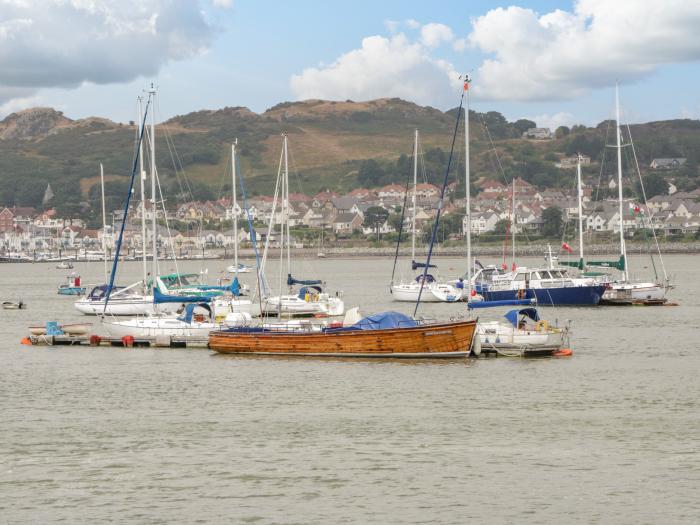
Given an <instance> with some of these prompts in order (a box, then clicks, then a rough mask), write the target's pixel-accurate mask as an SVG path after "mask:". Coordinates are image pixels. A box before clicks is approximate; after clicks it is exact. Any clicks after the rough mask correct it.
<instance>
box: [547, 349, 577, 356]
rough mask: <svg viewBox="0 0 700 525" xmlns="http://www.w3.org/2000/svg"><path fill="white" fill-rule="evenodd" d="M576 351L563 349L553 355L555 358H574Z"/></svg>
mask: <svg viewBox="0 0 700 525" xmlns="http://www.w3.org/2000/svg"><path fill="white" fill-rule="evenodd" d="M573 353H574V351H573V350H572V349H571V348H562V349H561V350H557V351H556V352H554V353H553V354H552V355H553V356H554V357H570V356H572V355H573Z"/></svg>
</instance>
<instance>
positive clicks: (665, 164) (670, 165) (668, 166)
mask: <svg viewBox="0 0 700 525" xmlns="http://www.w3.org/2000/svg"><path fill="white" fill-rule="evenodd" d="M686 160H687V159H686V158H685V157H677V158H671V159H654V160H652V161H651V164H649V167H650V168H651V169H653V170H677V169H678V168H681V167H683V166H685V163H686Z"/></svg>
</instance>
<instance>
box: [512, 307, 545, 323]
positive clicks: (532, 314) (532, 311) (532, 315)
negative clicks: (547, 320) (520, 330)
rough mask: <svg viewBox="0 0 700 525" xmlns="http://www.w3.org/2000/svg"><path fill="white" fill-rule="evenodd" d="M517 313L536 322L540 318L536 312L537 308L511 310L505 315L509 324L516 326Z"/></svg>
mask: <svg viewBox="0 0 700 525" xmlns="http://www.w3.org/2000/svg"><path fill="white" fill-rule="evenodd" d="M518 315H524V316H527V317H529V318H530V319H532V320H533V321H535V322H537V321H539V320H540V315H539V314H538V313H537V308H523V309H522V310H511V311H510V312H508V313H507V314H506V315H504V316H503V317H505V318H506V319H508V321H509V322H510V324H512V325H513V326H515V327H517V326H518Z"/></svg>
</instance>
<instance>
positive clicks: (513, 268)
mask: <svg viewBox="0 0 700 525" xmlns="http://www.w3.org/2000/svg"><path fill="white" fill-rule="evenodd" d="M511 268H512V271H515V270H516V268H517V266H515V261H513V266H512V267H511Z"/></svg>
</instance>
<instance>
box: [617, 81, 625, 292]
mask: <svg viewBox="0 0 700 525" xmlns="http://www.w3.org/2000/svg"><path fill="white" fill-rule="evenodd" d="M615 131H616V135H617V199H618V205H619V206H618V213H619V214H620V258H621V259H622V261H621V262H622V263H623V265H624V266H623V268H622V270H621V271H622V280H623V281H626V280H627V253H626V249H625V229H624V226H623V223H624V218H623V215H622V144H621V143H620V140H621V137H620V88H619V86H618V85H617V83H615Z"/></svg>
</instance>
